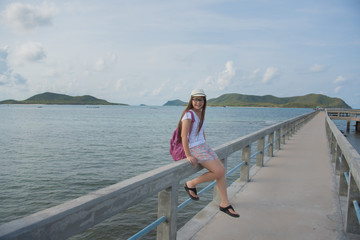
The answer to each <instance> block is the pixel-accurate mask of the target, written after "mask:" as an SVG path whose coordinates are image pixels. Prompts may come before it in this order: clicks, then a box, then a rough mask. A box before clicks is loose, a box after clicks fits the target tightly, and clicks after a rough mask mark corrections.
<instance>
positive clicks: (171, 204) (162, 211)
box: [156, 183, 179, 240]
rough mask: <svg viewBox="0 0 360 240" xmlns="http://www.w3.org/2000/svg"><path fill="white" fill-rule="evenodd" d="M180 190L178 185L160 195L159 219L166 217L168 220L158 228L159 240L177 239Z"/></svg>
mask: <svg viewBox="0 0 360 240" xmlns="http://www.w3.org/2000/svg"><path fill="white" fill-rule="evenodd" d="M178 188H179V183H176V184H173V186H172V187H168V188H166V189H164V190H162V191H161V192H159V194H158V218H161V217H162V216H165V217H166V219H167V220H166V221H165V222H164V223H162V224H160V225H159V226H158V227H157V235H156V239H157V240H170V239H171V240H172V239H176V233H177V205H178Z"/></svg>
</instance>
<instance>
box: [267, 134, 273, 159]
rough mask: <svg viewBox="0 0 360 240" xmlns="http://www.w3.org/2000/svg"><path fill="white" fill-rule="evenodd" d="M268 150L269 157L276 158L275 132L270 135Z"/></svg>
mask: <svg viewBox="0 0 360 240" xmlns="http://www.w3.org/2000/svg"><path fill="white" fill-rule="evenodd" d="M268 144H269V146H268V149H267V156H268V157H273V156H274V132H272V133H270V134H269V136H268Z"/></svg>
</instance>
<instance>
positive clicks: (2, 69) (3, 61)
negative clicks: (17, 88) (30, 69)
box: [0, 46, 27, 86]
mask: <svg viewBox="0 0 360 240" xmlns="http://www.w3.org/2000/svg"><path fill="white" fill-rule="evenodd" d="M7 57H8V47H7V46H5V47H3V49H0V86H4V85H26V83H27V80H26V79H25V78H24V77H23V76H21V75H20V74H19V73H14V72H13V70H12V69H11V68H10V67H9V65H8V59H7Z"/></svg>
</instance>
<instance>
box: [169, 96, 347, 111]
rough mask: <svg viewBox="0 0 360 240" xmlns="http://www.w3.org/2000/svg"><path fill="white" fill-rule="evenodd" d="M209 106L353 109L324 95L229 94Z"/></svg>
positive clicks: (178, 102)
mask: <svg viewBox="0 0 360 240" xmlns="http://www.w3.org/2000/svg"><path fill="white" fill-rule="evenodd" d="M184 105H187V102H183V101H181V100H179V99H177V100H172V101H168V102H167V103H165V104H164V106H184ZM207 105H208V106H217V107H219V106H221V107H224V106H229V107H281V108H316V107H324V108H351V107H350V106H349V105H347V104H346V103H345V102H344V101H343V100H342V99H340V98H331V97H328V96H325V95H322V94H307V95H304V96H297V97H284V98H279V97H275V96H272V95H265V96H255V95H245V94H238V93H229V94H224V95H221V96H220V97H217V98H213V99H209V100H208V101H207Z"/></svg>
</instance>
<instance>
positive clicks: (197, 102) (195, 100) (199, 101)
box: [192, 97, 205, 110]
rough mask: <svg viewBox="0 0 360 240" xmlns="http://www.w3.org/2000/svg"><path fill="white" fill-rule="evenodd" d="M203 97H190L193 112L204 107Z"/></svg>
mask: <svg viewBox="0 0 360 240" xmlns="http://www.w3.org/2000/svg"><path fill="white" fill-rule="evenodd" d="M204 102H205V97H192V105H193V107H194V109H195V110H201V109H202V108H203V106H204Z"/></svg>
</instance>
